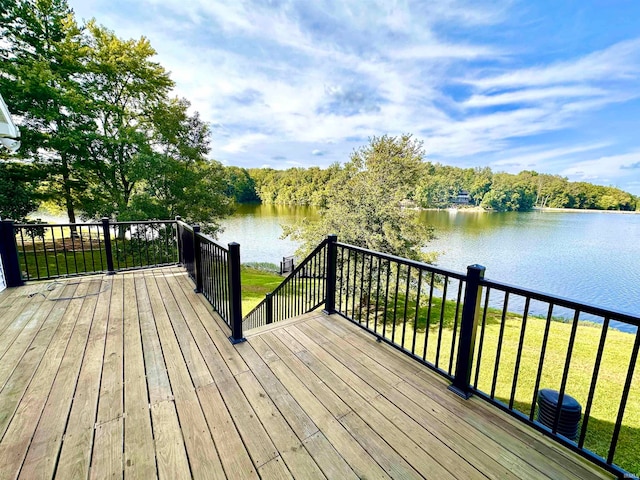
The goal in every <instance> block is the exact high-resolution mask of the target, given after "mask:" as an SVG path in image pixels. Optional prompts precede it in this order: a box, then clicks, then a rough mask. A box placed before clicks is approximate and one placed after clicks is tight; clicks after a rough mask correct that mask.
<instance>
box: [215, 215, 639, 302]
mask: <svg viewBox="0 0 640 480" xmlns="http://www.w3.org/2000/svg"><path fill="white" fill-rule="evenodd" d="M316 215H317V214H316V212H315V210H314V209H313V208H309V207H286V206H275V205H243V206H241V207H240V208H239V210H238V212H237V213H236V215H234V216H233V217H232V218H229V219H227V220H226V221H225V222H224V226H225V232H224V233H223V234H222V235H221V236H220V240H221V241H222V242H223V243H227V242H231V241H236V242H238V243H240V245H241V247H240V248H241V256H242V261H243V262H257V261H262V262H271V263H278V262H279V261H280V259H281V258H282V257H283V256H285V255H291V254H293V252H294V251H295V249H296V247H297V245H296V244H294V243H293V242H291V241H289V240H282V239H280V238H279V237H280V236H281V234H282V228H281V225H282V224H290V223H294V222H296V221H299V220H301V219H302V218H304V217H309V218H315V217H316ZM420 215H421V219H422V221H424V222H425V223H428V224H431V225H433V226H434V227H435V229H436V235H437V238H436V240H434V241H432V242H431V243H430V244H429V247H428V250H430V251H437V252H439V257H438V261H437V264H438V266H440V267H443V268H447V269H451V270H455V271H459V272H464V271H465V270H466V267H467V265H470V264H473V263H479V264H481V265H484V266H485V267H486V268H487V271H486V277H487V278H489V279H491V280H496V281H499V282H505V283H510V284H513V285H517V286H520V287H525V288H529V289H533V290H538V291H541V292H544V293H550V294H553V295H559V296H562V297H567V298H571V299H574V300H578V301H582V302H585V303H591V304H595V305H599V306H602V307H607V308H612V309H615V310H621V311H624V312H628V313H631V314H634V315H638V314H640V215H637V214H635V215H634V214H628V215H627V214H612V213H587V212H569V213H566V212H541V211H535V212H527V213H516V212H510V213H485V212H464V211H428V212H421V214H420Z"/></svg>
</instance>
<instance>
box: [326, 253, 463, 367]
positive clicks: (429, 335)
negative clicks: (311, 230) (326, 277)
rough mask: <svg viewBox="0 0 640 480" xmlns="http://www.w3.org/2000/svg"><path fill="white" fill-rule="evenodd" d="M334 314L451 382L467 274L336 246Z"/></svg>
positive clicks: (381, 254)
mask: <svg viewBox="0 0 640 480" xmlns="http://www.w3.org/2000/svg"><path fill="white" fill-rule="evenodd" d="M335 252H336V253H335V255H336V287H335V304H334V305H335V312H336V313H338V314H340V315H342V316H343V317H345V318H347V319H348V320H350V321H352V322H354V323H356V324H358V325H359V326H361V327H363V328H365V329H366V330H368V331H370V332H371V333H373V334H374V335H375V336H376V337H377V338H378V339H379V340H380V341H384V342H387V343H389V344H391V345H393V346H394V347H396V348H398V349H400V350H402V351H403V352H405V353H407V354H408V355H410V356H412V357H413V358H415V359H416V360H419V361H420V362H422V363H425V364H426V365H428V366H429V367H430V368H433V369H435V370H437V371H439V372H440V373H441V374H443V375H444V376H446V377H447V378H450V379H452V378H453V373H454V367H455V361H456V358H457V348H456V347H457V341H458V332H459V327H460V323H461V316H462V294H463V291H464V285H465V276H464V275H462V274H458V273H455V272H449V271H446V270H442V269H438V268H435V267H433V266H432V265H428V264H426V263H422V262H417V261H412V260H408V259H405V258H400V257H395V256H393V255H387V254H383V253H379V252H374V251H371V250H366V249H364V248H360V247H355V246H353V245H347V244H343V243H337V244H336V245H335Z"/></svg>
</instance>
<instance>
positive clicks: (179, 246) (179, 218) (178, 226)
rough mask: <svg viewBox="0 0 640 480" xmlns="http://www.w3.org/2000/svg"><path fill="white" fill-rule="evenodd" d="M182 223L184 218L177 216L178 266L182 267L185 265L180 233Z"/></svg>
mask: <svg viewBox="0 0 640 480" xmlns="http://www.w3.org/2000/svg"><path fill="white" fill-rule="evenodd" d="M181 221H182V217H181V216H180V215H176V242H177V245H176V246H177V248H178V264H179V265H180V266H182V265H183V264H184V262H183V260H182V234H181V233H180V222H181Z"/></svg>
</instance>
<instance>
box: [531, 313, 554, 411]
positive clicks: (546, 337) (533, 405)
mask: <svg viewBox="0 0 640 480" xmlns="http://www.w3.org/2000/svg"><path fill="white" fill-rule="evenodd" d="M552 318H553V303H550V304H549V310H548V312H547V323H546V324H545V326H544V334H543V336H542V347H541V349H540V360H539V362H538V372H537V374H536V383H535V386H534V387H533V399H532V400H531V411H530V412H529V420H530V421H533V415H534V413H535V410H536V402H537V401H538V390H539V388H540V379H541V377H542V368H543V366H544V356H545V354H546V351H547V341H548V340H549V330H550V328H551V320H552Z"/></svg>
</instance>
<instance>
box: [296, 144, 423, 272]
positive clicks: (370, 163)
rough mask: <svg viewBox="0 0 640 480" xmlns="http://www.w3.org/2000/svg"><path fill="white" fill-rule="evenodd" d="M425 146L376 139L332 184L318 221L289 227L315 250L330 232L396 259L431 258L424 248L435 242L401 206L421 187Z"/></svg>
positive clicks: (357, 155)
mask: <svg viewBox="0 0 640 480" xmlns="http://www.w3.org/2000/svg"><path fill="white" fill-rule="evenodd" d="M423 157H424V150H423V147H422V143H421V142H419V141H417V140H415V139H414V138H412V137H411V135H402V136H398V137H391V136H387V135H384V136H382V137H373V138H371V140H370V142H369V144H368V145H366V146H363V147H361V148H360V149H358V150H356V151H354V152H353V153H352V154H351V159H350V160H349V162H347V163H346V164H345V165H344V168H343V169H342V170H341V171H340V174H339V175H338V176H337V178H336V179H335V181H334V182H333V183H332V185H331V188H330V190H329V191H328V196H327V200H326V204H325V205H324V206H323V207H322V208H321V210H320V213H321V216H320V219H319V220H318V221H317V222H308V221H305V222H303V223H302V224H301V225H297V226H294V227H289V228H286V229H285V235H287V236H291V237H292V238H294V239H296V240H301V241H303V243H304V247H303V248H304V249H305V250H306V251H309V250H310V249H312V248H313V247H315V246H316V245H317V244H318V243H319V242H320V241H321V240H322V239H323V238H324V237H325V236H326V235H327V234H330V233H335V234H337V235H338V238H339V239H340V241H342V242H346V243H350V244H353V245H357V246H360V247H364V248H368V249H371V250H377V251H381V252H386V253H391V254H394V255H398V256H402V257H407V258H413V259H426V257H425V255H424V253H423V252H422V248H423V247H424V246H425V245H426V243H427V242H428V241H429V240H430V239H431V238H432V236H433V231H432V229H431V228H430V227H428V226H426V225H423V224H420V223H419V222H418V221H417V215H416V212H415V211H414V210H408V209H403V208H401V202H402V200H405V199H406V198H407V197H408V196H409V195H410V194H411V193H412V192H413V191H414V190H415V188H416V184H417V181H418V179H419V178H420V176H421V174H422V170H423V168H424V164H423V163H422V159H423Z"/></svg>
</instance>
